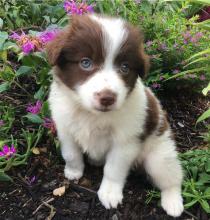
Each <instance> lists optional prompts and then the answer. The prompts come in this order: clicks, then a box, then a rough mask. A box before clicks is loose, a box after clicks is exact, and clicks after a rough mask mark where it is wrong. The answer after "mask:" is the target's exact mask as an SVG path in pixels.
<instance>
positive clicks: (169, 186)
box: [47, 15, 183, 217]
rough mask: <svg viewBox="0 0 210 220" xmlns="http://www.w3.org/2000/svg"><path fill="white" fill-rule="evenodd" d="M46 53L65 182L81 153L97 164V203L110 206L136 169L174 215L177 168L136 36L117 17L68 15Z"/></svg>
mask: <svg viewBox="0 0 210 220" xmlns="http://www.w3.org/2000/svg"><path fill="white" fill-rule="evenodd" d="M47 53H48V59H49V62H50V64H51V65H52V66H54V67H53V76H54V79H53V82H52V85H51V91H50V95H49V103H50V108H51V112H52V118H53V120H54V121H55V124H56V127H57V132H58V137H59V140H60V142H61V150H62V155H63V158H64V159H65V162H66V165H65V169H64V173H65V177H66V178H68V179H69V180H74V179H79V178H81V177H82V175H83V171H84V162H83V153H86V154H87V155H88V156H89V157H90V158H91V159H92V160H93V161H95V162H104V163H105V165H104V175H103V180H102V183H101V186H100V188H99V191H98V197H99V200H100V201H101V203H102V204H103V205H104V206H105V208H107V209H109V208H116V207H117V205H118V204H119V203H121V202H122V199H123V193H122V192H123V187H124V184H125V181H126V177H127V175H128V173H129V170H130V169H131V167H132V166H133V165H134V164H142V165H143V166H144V168H145V170H146V171H147V173H148V174H149V175H150V177H151V178H152V180H153V182H154V184H155V185H156V186H157V187H158V188H159V189H160V190H161V205H162V207H163V209H164V210H165V211H166V212H167V214H169V215H171V216H174V217H176V216H180V215H181V213H182V211H183V202H182V197H181V183H182V169H181V166H180V163H179V161H178V159H177V152H176V150H175V148H176V147H175V142H174V140H173V139H172V135H171V130H170V127H169V124H168V122H167V119H166V117H165V115H164V112H163V110H162V109H161V105H160V103H159V101H158V100H157V99H156V97H155V96H154V94H153V93H152V92H151V90H150V89H149V88H147V87H145V86H144V85H143V83H142V78H143V77H144V75H145V73H146V72H147V70H148V65H149V61H148V57H147V56H146V55H145V53H144V49H143V37H142V36H141V34H140V33H139V30H138V29H137V28H135V27H133V26H132V25H130V24H128V23H126V22H125V21H124V20H122V19H120V18H111V17H104V16H99V15H84V16H73V17H72V22H71V25H69V26H67V27H66V28H65V29H64V30H63V31H62V32H61V33H60V34H59V35H58V36H57V37H56V38H55V40H53V41H52V42H51V43H49V45H48V46H47Z"/></svg>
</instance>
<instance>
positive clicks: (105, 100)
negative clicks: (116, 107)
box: [96, 90, 117, 107]
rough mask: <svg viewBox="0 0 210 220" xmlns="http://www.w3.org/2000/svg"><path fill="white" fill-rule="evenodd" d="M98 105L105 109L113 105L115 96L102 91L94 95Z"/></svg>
mask: <svg viewBox="0 0 210 220" xmlns="http://www.w3.org/2000/svg"><path fill="white" fill-rule="evenodd" d="M96 96H97V99H98V101H99V103H100V104H101V105H103V106H105V107H108V106H110V105H113V104H114V103H115V101H116V97H117V95H116V94H115V93H114V92H112V91H111V90H103V91H101V92H97V93H96Z"/></svg>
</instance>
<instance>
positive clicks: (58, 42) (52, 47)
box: [46, 29, 68, 66]
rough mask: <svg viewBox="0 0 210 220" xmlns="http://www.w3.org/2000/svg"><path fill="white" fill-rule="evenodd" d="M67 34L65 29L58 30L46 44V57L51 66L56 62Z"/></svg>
mask: <svg viewBox="0 0 210 220" xmlns="http://www.w3.org/2000/svg"><path fill="white" fill-rule="evenodd" d="M67 35H68V33H67V29H65V30H63V31H60V32H59V33H58V35H57V36H56V37H55V39H54V40H52V41H51V42H49V43H48V44H47V45H46V52H47V58H48V61H49V63H50V64H51V65H52V66H55V65H56V64H57V61H58V58H59V56H60V53H61V50H62V49H63V48H64V46H65V42H66V38H67Z"/></svg>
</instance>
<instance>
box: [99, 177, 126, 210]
mask: <svg viewBox="0 0 210 220" xmlns="http://www.w3.org/2000/svg"><path fill="white" fill-rule="evenodd" d="M98 197H99V200H100V201H101V203H102V204H103V206H104V207H105V208H106V209H110V208H117V205H118V204H121V203H122V199H123V194H122V187H121V186H120V185H119V184H117V183H115V182H111V181H104V180H103V182H102V184H101V187H100V189H99V191H98Z"/></svg>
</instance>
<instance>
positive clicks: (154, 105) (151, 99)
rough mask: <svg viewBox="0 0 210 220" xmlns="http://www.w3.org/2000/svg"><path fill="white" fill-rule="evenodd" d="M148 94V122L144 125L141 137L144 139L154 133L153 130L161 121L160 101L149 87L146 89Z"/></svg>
mask: <svg viewBox="0 0 210 220" xmlns="http://www.w3.org/2000/svg"><path fill="white" fill-rule="evenodd" d="M145 92H146V96H147V102H148V103H147V116H146V122H145V126H144V132H143V134H141V136H140V139H141V140H142V141H144V140H145V139H146V138H147V137H148V136H149V135H151V134H152V132H153V131H155V129H156V128H157V126H158V122H159V113H160V111H159V106H158V101H157V99H156V98H155V96H154V95H153V94H152V92H150V90H149V89H145Z"/></svg>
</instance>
